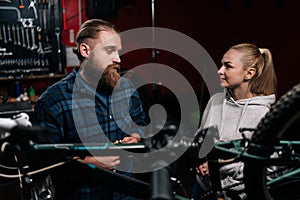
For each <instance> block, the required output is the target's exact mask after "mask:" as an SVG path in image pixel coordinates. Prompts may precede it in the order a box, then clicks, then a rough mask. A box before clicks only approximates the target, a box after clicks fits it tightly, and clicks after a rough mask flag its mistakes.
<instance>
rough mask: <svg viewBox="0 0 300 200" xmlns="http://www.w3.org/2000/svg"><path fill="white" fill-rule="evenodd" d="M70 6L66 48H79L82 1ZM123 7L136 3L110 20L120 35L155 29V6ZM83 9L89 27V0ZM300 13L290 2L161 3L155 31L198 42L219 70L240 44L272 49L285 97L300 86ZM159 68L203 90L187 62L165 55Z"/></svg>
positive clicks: (147, 57)
mask: <svg viewBox="0 0 300 200" xmlns="http://www.w3.org/2000/svg"><path fill="white" fill-rule="evenodd" d="M64 1H65V16H66V20H65V22H66V29H65V30H64V32H63V43H64V44H65V45H66V46H74V45H75V44H74V43H70V41H69V31H70V29H73V30H74V31H75V35H76V33H77V30H78V28H79V24H78V23H79V20H78V12H79V11H78V1H77V0H64ZM119 2H120V3H122V4H124V2H132V3H131V4H130V6H123V5H120V6H119V15H118V17H116V18H112V19H109V21H111V22H112V23H114V24H115V25H116V26H117V27H118V29H120V30H121V31H125V30H129V29H133V28H138V27H144V26H152V18H151V17H152V16H151V0H119ZM246 2H248V3H250V4H246ZM81 4H82V21H85V20H86V19H87V17H86V11H85V0H81ZM125 7H126V8H125ZM128 7H129V8H128ZM299 7H300V1H287V0H264V1H261V0H252V1H251V0H249V1H241V0H231V1H228V0H213V1H199V0H189V1H182V0H156V1H155V9H156V10H155V11H156V12H155V26H156V27H165V28H170V29H174V30H177V31H180V32H182V33H184V34H186V35H188V36H190V37H192V38H193V39H195V40H196V41H198V43H199V44H200V45H202V46H203V47H204V48H205V49H206V50H207V51H208V53H209V54H210V55H211V57H212V58H213V60H214V61H215V63H216V64H217V65H219V63H220V60H221V58H222V55H223V53H224V52H225V51H226V50H227V49H228V48H229V47H230V46H232V45H234V44H237V43H241V42H250V43H255V44H257V45H258V46H259V47H266V48H269V49H270V50H271V51H272V53H273V59H274V64H275V69H276V73H277V76H278V93H279V96H280V95H282V94H283V93H285V92H286V91H287V90H289V89H290V88H291V87H292V86H293V85H295V84H297V83H298V82H299V77H298V76H299V72H300V69H299V67H298V66H297V65H298V57H299V56H298V54H299V53H298V47H299V45H300V39H299V36H300V31H299V28H298V26H299V19H300V16H299V15H300V12H299V11H298V9H299ZM122 62H123V67H124V68H133V67H135V66H137V65H140V64H143V63H148V62H152V59H151V51H150V50H148V51H147V50H143V51H137V52H132V53H129V54H128V55H124V56H123V57H122ZM156 62H159V63H163V64H166V65H169V66H172V67H173V68H175V69H178V70H181V72H182V73H183V74H184V75H186V76H189V77H191V78H190V79H191V82H192V84H193V85H194V86H195V87H196V88H198V87H199V85H200V82H199V80H201V77H197V76H195V77H194V73H191V72H192V69H191V68H192V66H189V64H188V63H187V62H186V61H185V60H183V59H182V58H180V57H178V56H176V55H172V54H170V53H168V52H161V53H160V54H158V55H157V57H156Z"/></svg>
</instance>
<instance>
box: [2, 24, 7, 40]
mask: <svg viewBox="0 0 300 200" xmlns="http://www.w3.org/2000/svg"><path fill="white" fill-rule="evenodd" d="M2 30H3V39H4V43H7V39H6V28H5V24H3V26H2Z"/></svg>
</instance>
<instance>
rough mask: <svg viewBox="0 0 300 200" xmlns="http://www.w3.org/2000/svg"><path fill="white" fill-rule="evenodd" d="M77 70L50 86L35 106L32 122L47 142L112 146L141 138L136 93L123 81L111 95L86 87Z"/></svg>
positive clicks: (142, 117)
mask: <svg viewBox="0 0 300 200" xmlns="http://www.w3.org/2000/svg"><path fill="white" fill-rule="evenodd" d="M77 72H78V69H77V70H73V72H72V73H70V74H69V75H68V76H67V77H65V78H64V79H62V80H61V81H59V82H57V83H56V84H54V85H52V86H50V87H49V88H48V89H47V90H46V91H45V92H44V93H43V94H42V95H41V97H40V98H39V100H38V101H37V102H36V104H35V108H34V110H35V112H34V122H35V123H37V125H39V126H41V127H45V128H47V130H48V133H50V134H49V135H51V137H50V138H49V141H50V142H53V143H65V142H67V143H79V142H87V143H88V142H92V143H95V142H107V141H109V140H110V141H111V142H114V141H116V140H121V139H122V138H124V137H125V136H128V135H130V134H131V133H139V134H140V135H141V137H143V135H144V133H143V126H145V114H144V112H143V109H142V106H141V102H140V98H139V95H138V92H137V91H136V90H135V88H134V87H133V85H132V83H131V82H130V81H129V80H128V79H125V78H123V77H121V79H120V85H119V86H118V87H117V88H116V89H115V91H114V92H113V94H112V95H110V94H107V93H104V92H101V91H99V92H95V91H96V90H95V89H93V88H92V87H91V86H89V85H88V84H87V83H86V82H85V81H84V80H83V79H82V78H81V76H80V75H79V73H77Z"/></svg>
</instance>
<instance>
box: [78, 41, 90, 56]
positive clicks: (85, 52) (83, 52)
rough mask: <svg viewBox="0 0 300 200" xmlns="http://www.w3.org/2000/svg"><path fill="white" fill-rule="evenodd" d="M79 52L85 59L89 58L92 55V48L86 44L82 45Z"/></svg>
mask: <svg viewBox="0 0 300 200" xmlns="http://www.w3.org/2000/svg"><path fill="white" fill-rule="evenodd" d="M79 52H80V54H81V55H82V56H83V57H84V58H87V57H88V55H89V53H90V46H89V45H88V44H86V43H81V44H80V45H79Z"/></svg>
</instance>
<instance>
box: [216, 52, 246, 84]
mask: <svg viewBox="0 0 300 200" xmlns="http://www.w3.org/2000/svg"><path fill="white" fill-rule="evenodd" d="M242 56H243V54H242V53H240V52H238V51H236V50H234V49H229V50H228V51H227V52H226V53H225V54H224V56H223V58H222V60H221V63H222V66H221V68H220V69H219V70H218V74H219V77H220V82H221V86H222V87H224V88H230V89H234V88H237V87H240V86H241V85H242V84H244V83H246V82H245V76H246V75H247V69H246V68H244V64H243V63H242V61H241V58H242Z"/></svg>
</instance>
